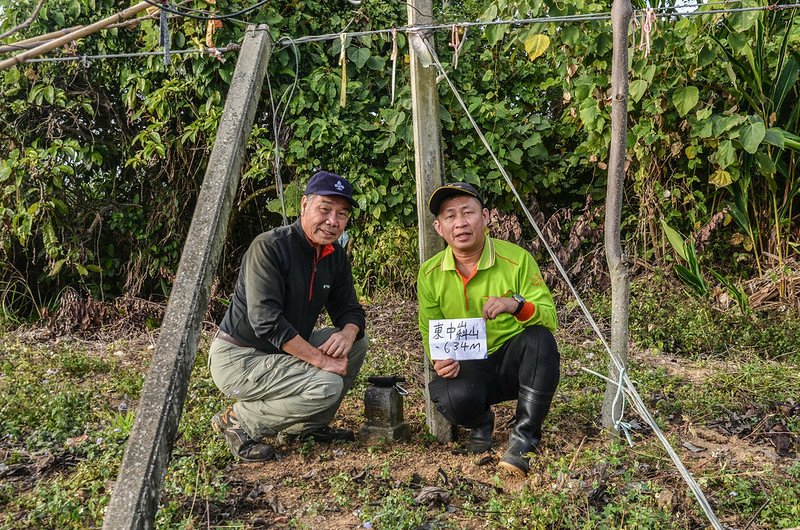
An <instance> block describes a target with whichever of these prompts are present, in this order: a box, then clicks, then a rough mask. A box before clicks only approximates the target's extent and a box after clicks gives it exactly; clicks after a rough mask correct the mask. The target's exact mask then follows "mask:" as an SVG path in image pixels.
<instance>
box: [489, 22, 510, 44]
mask: <svg viewBox="0 0 800 530" xmlns="http://www.w3.org/2000/svg"><path fill="white" fill-rule="evenodd" d="M507 30H508V26H506V25H505V24H495V25H493V26H489V27H488V28H486V39H487V40H488V41H489V46H494V45H495V44H497V43H498V42H499V41H500V39H502V38H503V36H504V35H505V34H506V31H507Z"/></svg>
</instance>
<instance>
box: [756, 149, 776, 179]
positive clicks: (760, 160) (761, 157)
mask: <svg viewBox="0 0 800 530" xmlns="http://www.w3.org/2000/svg"><path fill="white" fill-rule="evenodd" d="M756 165H758V169H759V171H761V173H762V174H763V175H774V174H775V172H776V171H777V170H778V168H777V166H776V165H775V162H773V161H772V158H770V156H769V155H768V154H767V153H764V152H759V153H756Z"/></svg>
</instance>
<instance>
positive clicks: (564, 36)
mask: <svg viewBox="0 0 800 530" xmlns="http://www.w3.org/2000/svg"><path fill="white" fill-rule="evenodd" d="M560 35H561V41H562V42H563V43H564V44H569V45H573V44H575V43H576V42H578V41H579V40H580V37H581V32H580V30H579V29H578V26H576V25H574V24H573V25H569V26H566V27H565V28H563V30H562V31H561V33H560Z"/></svg>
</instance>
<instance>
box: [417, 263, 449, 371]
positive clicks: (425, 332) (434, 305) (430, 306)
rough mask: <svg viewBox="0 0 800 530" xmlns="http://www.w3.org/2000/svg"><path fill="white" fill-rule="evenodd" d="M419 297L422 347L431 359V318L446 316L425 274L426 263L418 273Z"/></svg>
mask: <svg viewBox="0 0 800 530" xmlns="http://www.w3.org/2000/svg"><path fill="white" fill-rule="evenodd" d="M417 299H418V300H419V311H418V318H419V331H420V334H422V347H423V349H424V350H425V355H426V356H427V357H428V359H429V360H430V358H431V348H430V344H429V343H428V337H429V322H430V321H431V320H439V319H442V318H444V314H443V313H442V309H441V307H440V306H439V302H438V301H437V300H436V299H435V297H434V293H433V289H432V288H431V282H430V280H429V278H427V277H426V276H425V274H424V264H423V266H422V267H420V269H419V274H418V275H417Z"/></svg>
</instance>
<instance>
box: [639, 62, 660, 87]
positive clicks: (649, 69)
mask: <svg viewBox="0 0 800 530" xmlns="http://www.w3.org/2000/svg"><path fill="white" fill-rule="evenodd" d="M655 73H656V65H654V64H648V65H647V66H646V67H645V68H644V70H642V73H641V74H640V75H639V77H641V78H642V79H644V80H645V81H647V84H650V83H652V82H653V76H654V75H655Z"/></svg>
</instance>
